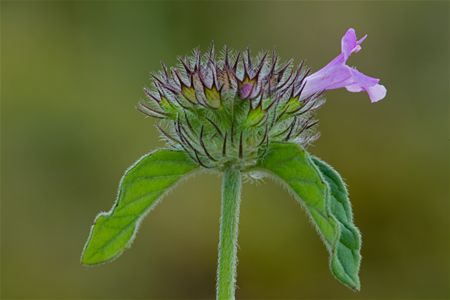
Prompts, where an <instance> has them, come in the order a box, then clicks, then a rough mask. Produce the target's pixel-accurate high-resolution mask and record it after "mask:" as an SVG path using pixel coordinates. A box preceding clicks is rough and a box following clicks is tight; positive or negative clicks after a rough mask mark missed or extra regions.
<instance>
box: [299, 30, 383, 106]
mask: <svg viewBox="0 0 450 300" xmlns="http://www.w3.org/2000/svg"><path fill="white" fill-rule="evenodd" d="M366 37H367V35H365V36H364V37H362V38H361V39H359V40H357V38H356V32H355V30H354V29H353V28H350V29H348V30H347V32H346V33H345V35H344V36H343V37H342V40H341V54H339V55H338V56H337V57H336V58H335V59H333V60H332V61H331V62H329V63H328V64H327V65H326V66H325V67H323V68H322V69H320V70H319V71H317V72H315V73H314V74H311V75H309V76H307V77H306V78H305V87H304V90H303V92H302V96H301V98H303V99H304V98H307V97H309V96H311V95H313V94H315V93H318V92H321V91H324V90H333V89H339V88H343V87H345V88H346V89H347V91H349V92H361V91H366V92H367V94H368V95H369V98H370V101H371V102H377V101H379V100H381V99H383V98H384V97H385V96H386V88H385V87H384V86H383V85H381V84H378V82H379V81H380V80H379V79H378V78H373V77H370V76H367V75H365V74H363V73H361V72H359V71H358V70H356V69H355V68H352V67H349V66H347V64H346V63H347V59H348V58H349V57H350V55H351V54H352V53H356V52H358V51H359V50H361V46H360V45H361V44H362V42H363V41H364V40H365V39H366Z"/></svg>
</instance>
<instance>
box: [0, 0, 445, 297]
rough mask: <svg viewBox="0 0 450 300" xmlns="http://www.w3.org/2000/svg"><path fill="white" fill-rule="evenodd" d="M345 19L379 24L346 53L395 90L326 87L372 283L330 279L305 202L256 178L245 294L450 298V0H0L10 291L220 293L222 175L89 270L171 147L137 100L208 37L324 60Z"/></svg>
mask: <svg viewBox="0 0 450 300" xmlns="http://www.w3.org/2000/svg"><path fill="white" fill-rule="evenodd" d="M350 26H353V27H355V28H356V29H357V32H358V33H359V34H360V35H362V34H363V33H366V32H367V33H368V34H369V38H368V39H367V40H366V42H365V43H364V47H363V48H364V49H363V51H362V52H360V53H358V54H357V55H355V56H354V57H352V58H351V62H350V63H351V64H353V65H357V66H358V68H359V69H360V70H361V71H363V72H365V73H367V74H369V75H372V76H377V77H381V78H382V83H384V84H385V85H386V86H387V88H388V91H389V92H388V96H387V98H386V99H385V100H383V101H381V102H379V103H377V104H370V102H369V99H368V97H367V96H366V95H365V94H363V93H359V94H351V93H347V92H345V91H332V92H329V93H328V94H327V98H328V103H327V104H326V105H325V106H324V107H323V108H322V109H321V111H320V112H319V118H320V120H321V123H320V130H321V133H322V137H321V139H320V140H319V141H318V142H316V143H315V145H314V146H313V147H311V149H310V150H311V152H313V153H314V154H316V155H318V156H320V157H322V158H323V159H325V160H326V161H328V162H330V163H331V164H332V165H333V166H335V167H336V168H337V169H338V170H339V171H340V172H341V174H342V175H343V177H344V178H345V179H346V181H347V183H348V185H349V187H350V194H351V199H352V203H353V207H354V214H355V219H356V223H357V225H358V226H359V227H360V229H361V231H362V233H363V249H362V255H363V262H362V269H361V280H362V290H361V292H359V293H354V292H352V291H350V290H348V289H346V288H345V287H343V286H341V285H339V284H338V283H337V282H336V281H335V280H334V279H333V277H332V276H331V275H330V273H329V271H328V266H327V264H328V263H327V253H326V250H325V247H324V246H323V245H322V244H321V241H320V239H319V238H318V237H317V235H316V233H315V231H314V229H313V227H312V226H311V225H310V224H309V222H308V220H307V218H306V216H305V214H304V213H303V211H302V209H301V207H300V206H299V205H298V204H297V203H296V202H295V201H294V200H293V199H292V198H291V197H290V196H289V195H288V193H287V192H286V191H284V190H283V189H282V188H280V187H279V186H277V185H276V184H275V183H273V182H272V181H270V180H265V182H264V183H263V184H258V185H252V184H245V186H244V191H243V192H244V194H243V201H242V211H241V225H240V237H239V238H240V249H239V275H238V286H239V289H238V292H237V295H238V298H240V299H448V298H449V283H450V278H449V266H450V261H449V254H450V249H449V237H450V232H449V229H450V224H449V120H448V119H449V86H448V85H449V2H447V1H442V2H437V1H436V2H432V1H428V2H427V1H423V2H418V1H410V2H408V1H385V2H374V1H371V2H330V1H324V2H308V1H305V2H289V1H281V2H280V1H277V2H275V1H273V2H255V1H248V2H236V1H232V2H203V1H198V2H174V1H166V2H150V1H148V2H145V1H134V2H131V1H130V2H127V1H72V2H69V1H67V2H66V1H48V2H44V1H2V2H1V88H2V89H1V171H2V173H1V175H2V176H1V187H2V188H1V296H2V298H4V299H19V298H20V299H94V298H98V299H113V298H114V299H138V298H139V299H208V298H213V297H214V280H215V270H216V248H217V241H218V218H219V202H220V200H219V188H220V178H219V177H217V176H212V175H207V174H202V175H199V176H197V177H194V178H191V179H190V180H188V181H186V182H184V183H183V184H182V185H180V186H179V187H178V188H177V189H176V190H175V191H174V192H172V193H171V194H170V195H169V196H168V197H167V198H166V199H165V200H164V201H163V202H162V203H161V204H160V205H159V206H158V207H157V208H156V209H155V210H154V211H153V212H152V213H151V214H150V215H149V216H148V217H147V218H146V220H145V221H144V222H143V224H142V227H141V229H140V232H139V234H138V237H137V239H136V241H135V243H134V245H133V247H132V249H131V250H128V251H126V252H125V253H124V255H123V256H122V257H120V259H118V260H116V261H115V262H114V263H111V264H106V265H102V266H99V267H95V268H86V267H83V266H81V265H80V263H79V257H80V253H81V249H82V247H83V244H84V242H85V239H86V237H87V234H88V230H89V227H90V225H91V223H92V221H93V219H94V217H95V215H96V214H97V213H98V212H99V211H100V210H108V209H109V208H110V207H111V205H112V202H113V200H114V197H115V194H116V188H117V183H118V181H119V179H120V176H121V175H122V172H123V171H124V170H125V168H127V166H128V165H130V164H131V163H132V162H133V161H134V160H135V159H137V158H138V157H140V156H141V155H142V154H144V153H146V152H148V151H150V150H152V149H155V148H156V147H158V146H161V145H162V144H161V141H160V140H159V137H158V135H157V134H156V130H155V129H154V124H155V121H154V120H153V119H149V118H145V117H144V116H143V115H142V114H140V113H139V112H137V111H136V110H135V104H136V103H137V101H138V100H139V99H141V98H142V97H143V92H142V88H143V87H144V86H146V85H148V84H149V72H150V71H155V70H158V69H159V63H160V61H161V60H162V61H164V62H166V63H168V64H169V65H171V64H174V63H176V56H177V55H184V54H188V53H190V51H191V50H192V48H194V47H196V46H200V47H201V48H202V49H206V48H207V47H208V46H209V45H210V43H211V41H212V40H214V41H215V44H216V46H217V47H221V46H223V45H224V44H228V45H229V46H230V47H233V48H237V49H244V48H245V47H246V46H250V47H251V49H255V50H254V51H257V50H259V49H271V48H273V47H275V48H276V49H278V52H279V53H280V55H281V56H282V57H284V58H290V57H294V58H296V59H297V61H298V60H300V59H303V58H305V59H306V61H307V63H308V65H309V66H311V67H312V68H313V69H318V68H320V67H321V66H323V65H324V64H325V63H327V62H328V61H329V60H330V59H332V58H333V57H334V56H335V55H337V53H338V51H339V49H340V38H341V36H342V34H343V33H344V32H345V30H346V29H347V28H348V27H350Z"/></svg>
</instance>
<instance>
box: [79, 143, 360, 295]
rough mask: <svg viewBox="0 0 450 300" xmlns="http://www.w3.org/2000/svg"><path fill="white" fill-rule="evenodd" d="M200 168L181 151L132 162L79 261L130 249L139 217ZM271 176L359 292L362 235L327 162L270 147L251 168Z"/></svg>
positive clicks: (298, 150)
mask: <svg viewBox="0 0 450 300" xmlns="http://www.w3.org/2000/svg"><path fill="white" fill-rule="evenodd" d="M196 169H198V165H196V164H195V163H194V162H193V161H192V160H191V159H190V158H189V157H188V156H187V154H185V153H184V152H182V151H174V150H168V149H159V150H156V151H154V152H151V153H149V154H147V155H145V156H143V157H142V158H141V159H139V160H138V161H137V162H136V163H135V164H133V165H132V166H131V167H130V168H129V169H128V170H127V171H126V172H125V175H124V176H123V177H122V179H121V181H120V185H119V192H118V196H117V200H116V202H115V204H114V206H113V208H112V209H111V210H110V211H109V212H102V213H100V214H99V215H98V216H97V217H96V219H95V221H94V225H93V226H92V228H91V232H90V235H89V238H88V240H87V242H86V245H85V248H84V251H83V254H82V257H81V261H82V263H83V264H86V265H95V264H99V263H103V262H107V261H110V260H112V259H114V258H116V257H117V256H119V255H120V254H121V253H122V252H123V251H124V250H125V249H126V248H128V247H130V245H131V243H132V241H133V239H134V236H135V234H136V231H137V228H138V226H139V223H140V221H141V220H142V219H143V217H144V216H145V215H146V214H147V213H148V212H149V211H150V210H151V209H152V208H153V207H154V206H155V204H156V203H157V202H158V200H160V199H161V198H162V196H163V195H164V194H165V193H166V192H167V191H168V190H170V188H171V187H173V186H174V185H175V184H176V183H177V182H178V181H179V180H180V179H182V178H183V177H185V176H186V175H187V174H188V173H191V172H193V171H194V170H196ZM254 170H255V171H262V172H265V173H268V174H271V175H273V177H275V178H276V179H278V181H279V182H280V183H281V184H283V185H285V186H287V188H288V190H289V191H290V192H291V194H292V195H293V196H294V198H295V199H296V200H297V201H298V202H300V203H301V204H302V206H303V207H304V208H305V210H306V211H307V213H308V215H309V216H310V218H311V221H312V223H313V224H314V226H315V227H316V229H317V231H318V233H319V235H320V236H321V238H322V240H323V242H324V243H325V246H326V247H327V249H328V251H329V254H330V270H331V272H332V273H333V275H334V276H335V277H336V279H338V280H339V281H340V282H341V283H343V284H345V285H346V286H348V287H350V288H352V289H354V290H359V288H360V283H359V277H358V272H359V265H360V260H361V256H360V248H361V236H360V234H359V231H358V229H357V228H356V226H355V225H354V224H353V217H352V211H351V205H350V201H349V198H348V192H347V189H346V187H345V184H344V182H343V180H342V179H341V177H340V176H339V174H338V173H337V172H336V171H335V170H334V169H333V168H332V167H331V166H329V165H328V164H326V163H325V162H323V161H321V160H320V159H318V158H316V157H314V156H311V155H310V154H309V153H308V152H306V151H305V150H304V149H303V148H302V147H301V146H299V145H297V144H293V143H273V144H271V145H270V146H269V151H268V152H267V154H266V156H265V157H264V159H263V160H262V161H261V162H260V163H259V164H258V165H257V166H256V167H255V168H254Z"/></svg>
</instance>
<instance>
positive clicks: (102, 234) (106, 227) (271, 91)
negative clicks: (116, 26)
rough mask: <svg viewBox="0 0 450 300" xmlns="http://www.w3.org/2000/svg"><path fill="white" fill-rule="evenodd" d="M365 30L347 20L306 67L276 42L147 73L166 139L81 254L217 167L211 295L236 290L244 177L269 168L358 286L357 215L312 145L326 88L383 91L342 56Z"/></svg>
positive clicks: (141, 163)
mask: <svg viewBox="0 0 450 300" xmlns="http://www.w3.org/2000/svg"><path fill="white" fill-rule="evenodd" d="M365 38H366V36H364V37H363V38H361V39H359V40H358V39H357V38H356V33H355V30H354V29H352V28H350V29H349V30H348V31H347V32H346V33H345V35H344V36H343V38H342V41H341V53H340V54H339V55H338V56H337V57H336V58H334V59H333V60H332V61H331V62H330V63H328V64H327V65H326V66H325V67H323V68H322V69H320V70H319V71H317V72H315V73H311V72H310V69H309V68H306V67H305V66H304V64H303V62H302V63H300V64H299V65H298V66H296V65H294V64H293V62H292V60H290V61H288V62H286V63H282V62H280V61H279V58H278V56H277V54H276V53H275V52H271V53H261V54H259V55H258V56H257V57H252V56H251V54H250V51H249V50H247V51H244V52H243V53H239V52H234V51H231V50H229V49H228V48H225V49H224V50H223V51H222V53H221V55H218V56H217V57H216V54H215V51H214V47H211V49H210V50H209V51H208V53H206V54H201V53H200V51H198V50H195V51H194V53H193V55H192V56H191V57H187V58H186V57H185V58H180V59H179V61H180V64H179V66H178V67H176V68H170V69H168V68H167V67H166V66H164V65H163V70H162V71H160V72H159V73H157V74H154V75H153V80H152V81H153V83H152V84H153V85H152V87H151V88H149V89H145V94H146V96H147V98H148V99H147V100H145V101H142V102H141V103H139V106H138V108H139V110H140V111H141V112H143V113H145V114H147V115H149V116H152V117H156V118H158V119H159V120H160V121H159V123H158V125H157V128H158V130H159V131H160V133H161V136H162V137H163V138H164V140H165V141H166V142H167V148H163V149H157V150H155V151H152V152H150V153H148V154H146V155H144V156H143V157H141V158H140V159H139V160H138V161H136V162H135V163H134V164H133V165H132V166H131V167H130V168H128V170H127V171H126V172H125V175H124V176H123V177H122V179H121V181H120V184H119V191H118V196H117V200H116V202H115V203H114V206H113V207H112V209H111V210H110V211H108V212H101V213H100V214H99V215H98V216H97V217H96V219H95V221H94V225H93V226H92V228H91V231H90V235H89V238H88V240H87V243H86V245H85V248H84V251H83V254H82V258H81V261H82V263H83V264H86V265H95V264H99V263H104V262H107V261H111V260H113V259H115V258H116V257H117V256H119V255H120V254H121V253H122V252H123V251H124V250H125V249H126V248H128V247H130V245H131V243H132V241H133V239H134V237H135V235H136V232H137V229H138V227H139V223H140V222H141V220H142V219H143V218H144V217H145V215H147V213H148V212H149V211H151V209H152V208H153V207H154V206H155V205H156V204H157V203H158V201H160V200H161V198H162V197H163V196H164V195H165V194H166V193H167V192H168V191H169V190H170V189H172V188H173V187H174V186H175V185H176V184H177V183H178V182H179V181H180V180H182V179H183V178H185V177H187V176H189V175H190V174H192V173H193V172H198V171H201V170H214V171H217V172H220V173H222V174H223V183H222V204H221V218H220V239H219V249H218V252H219V253H218V267H217V293H216V296H217V299H234V297H235V281H236V253H237V237H238V222H239V205H240V194H241V182H242V177H243V176H248V177H256V176H261V174H263V175H269V176H271V177H273V178H275V179H276V180H277V181H278V182H280V183H281V184H282V185H283V186H285V187H287V188H288V190H289V191H290V192H291V194H292V195H293V196H294V198H295V200H296V201H298V202H299V203H300V204H302V206H303V208H304V209H305V210H306V212H307V214H308V215H309V217H310V219H311V222H312V223H313V225H314V226H315V227H316V229H317V232H318V233H319V235H320V237H321V238H322V240H323V242H324V244H325V246H326V248H327V249H328V251H329V254H330V255H329V256H330V260H329V265H330V269H331V273H332V274H333V275H334V276H335V277H336V279H337V280H339V281H340V282H341V283H343V284H344V285H346V286H348V287H349V288H351V289H354V290H359V288H360V282H359V278H358V271H359V266H360V260H361V256H360V248H361V236H360V233H359V231H358V229H357V228H356V226H355V225H354V223H353V216H352V209H351V206H350V201H349V198H348V192H347V188H346V185H345V183H344V182H343V180H342V178H341V177H340V175H339V174H338V173H337V172H336V170H334V169H333V168H332V167H331V166H330V165H328V164H327V163H325V162H324V161H322V160H321V159H319V158H317V157H316V156H314V155H312V154H310V153H308V152H307V151H306V148H307V146H308V145H309V144H311V143H312V142H313V141H315V140H316V139H317V138H318V136H319V134H318V132H317V131H316V127H317V123H318V121H317V120H315V119H314V113H315V111H316V110H317V109H318V108H319V107H320V106H321V105H322V104H323V103H324V98H323V92H324V91H326V90H331V89H337V88H343V87H345V88H346V89H347V90H348V91H350V92H360V91H365V92H367V94H368V96H369V98H370V100H371V101H372V102H376V101H379V100H381V99H383V98H384V97H385V95H386V89H385V87H384V86H382V85H380V84H378V82H379V79H376V78H372V77H369V76H367V75H365V74H363V73H361V72H359V71H358V70H356V69H355V68H352V67H349V66H348V65H347V59H348V58H349V57H350V55H351V54H352V53H356V52H358V51H360V50H361V43H362V42H363V40H364V39H365Z"/></svg>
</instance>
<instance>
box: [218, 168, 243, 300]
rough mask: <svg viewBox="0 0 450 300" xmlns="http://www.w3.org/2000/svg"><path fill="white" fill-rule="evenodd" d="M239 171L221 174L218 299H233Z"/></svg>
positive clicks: (239, 194)
mask: <svg viewBox="0 0 450 300" xmlns="http://www.w3.org/2000/svg"><path fill="white" fill-rule="evenodd" d="M240 202H241V172H240V171H239V170H235V169H232V168H229V169H227V170H226V171H225V172H224V174H223V181H222V207H221V214H220V235H219V259H218V266H217V287H216V288H217V290H216V297H217V299H218V300H229V299H234V290H235V283H236V265H237V239H238V229H239V207H240Z"/></svg>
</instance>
